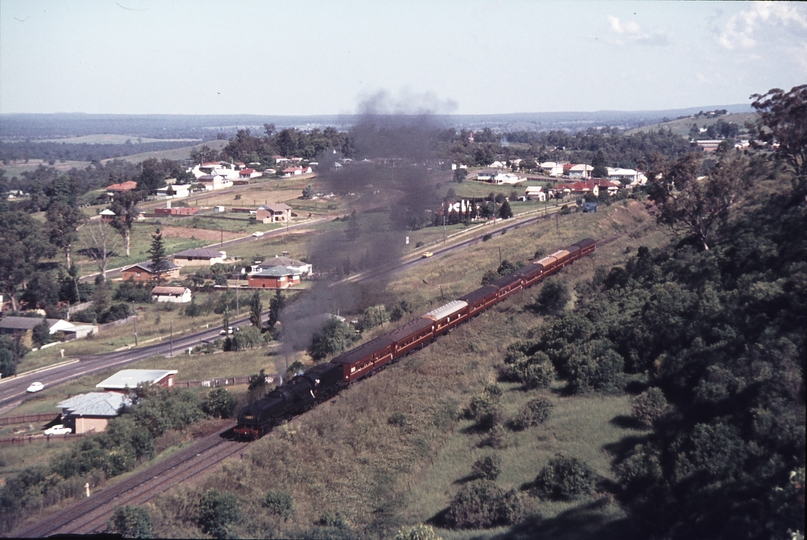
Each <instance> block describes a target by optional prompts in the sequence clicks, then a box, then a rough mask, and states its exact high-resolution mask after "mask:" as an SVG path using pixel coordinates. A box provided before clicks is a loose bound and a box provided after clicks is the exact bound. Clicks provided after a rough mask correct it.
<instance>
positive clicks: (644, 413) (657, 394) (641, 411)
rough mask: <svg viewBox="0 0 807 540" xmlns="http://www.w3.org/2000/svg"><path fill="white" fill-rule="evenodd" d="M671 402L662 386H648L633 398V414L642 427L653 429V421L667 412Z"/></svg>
mask: <svg viewBox="0 0 807 540" xmlns="http://www.w3.org/2000/svg"><path fill="white" fill-rule="evenodd" d="M669 408H670V404H669V403H667V399H666V398H665V397H664V392H662V391H661V389H660V388H656V387H653V388H648V389H647V390H645V391H644V392H642V393H641V394H639V395H638V396H636V398H635V399H634V400H633V404H632V405H631V416H632V417H633V418H634V419H636V421H637V422H639V424H641V426H642V427H644V428H647V429H651V428H652V427H653V422H655V421H656V420H658V419H659V418H661V417H662V416H664V415H665V414H667V411H668V410H669Z"/></svg>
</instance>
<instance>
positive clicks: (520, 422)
mask: <svg viewBox="0 0 807 540" xmlns="http://www.w3.org/2000/svg"><path fill="white" fill-rule="evenodd" d="M552 407H553V405H552V402H551V401H549V400H548V399H547V398H543V397H540V398H535V399H532V400H530V401H529V402H528V403H527V404H526V405H524V408H522V409H521V410H520V411H519V413H518V415H517V416H516V417H515V419H513V427H515V428H516V429H527V428H528V427H532V426H537V425H540V424H543V423H544V422H546V420H547V419H548V418H549V414H550V412H551V411H552Z"/></svg>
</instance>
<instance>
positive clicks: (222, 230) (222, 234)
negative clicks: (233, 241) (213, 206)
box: [219, 227, 224, 247]
mask: <svg viewBox="0 0 807 540" xmlns="http://www.w3.org/2000/svg"><path fill="white" fill-rule="evenodd" d="M223 246H224V227H221V240H220V241H219V247H223Z"/></svg>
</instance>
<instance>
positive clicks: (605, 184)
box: [591, 178, 619, 197]
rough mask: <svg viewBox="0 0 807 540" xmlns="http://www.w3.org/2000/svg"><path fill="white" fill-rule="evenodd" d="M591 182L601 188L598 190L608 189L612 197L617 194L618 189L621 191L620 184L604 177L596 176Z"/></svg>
mask: <svg viewBox="0 0 807 540" xmlns="http://www.w3.org/2000/svg"><path fill="white" fill-rule="evenodd" d="M591 183H592V184H594V185H596V186H597V187H598V188H599V190H598V191H606V192H607V193H608V195H610V196H611V197H613V196H614V195H616V193H617V191H619V184H617V183H614V182H609V181H608V180H605V179H603V178H595V179H593V180H592V181H591Z"/></svg>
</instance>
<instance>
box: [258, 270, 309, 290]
mask: <svg viewBox="0 0 807 540" xmlns="http://www.w3.org/2000/svg"><path fill="white" fill-rule="evenodd" d="M299 283H300V273H299V272H298V271H296V270H292V269H291V268H286V267H285V266H273V267H271V268H262V269H260V270H258V271H257V272H253V273H251V274H248V275H247V284H248V285H249V286H250V287H251V288H254V289H287V288H289V287H292V286H294V285H297V284H299Z"/></svg>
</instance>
